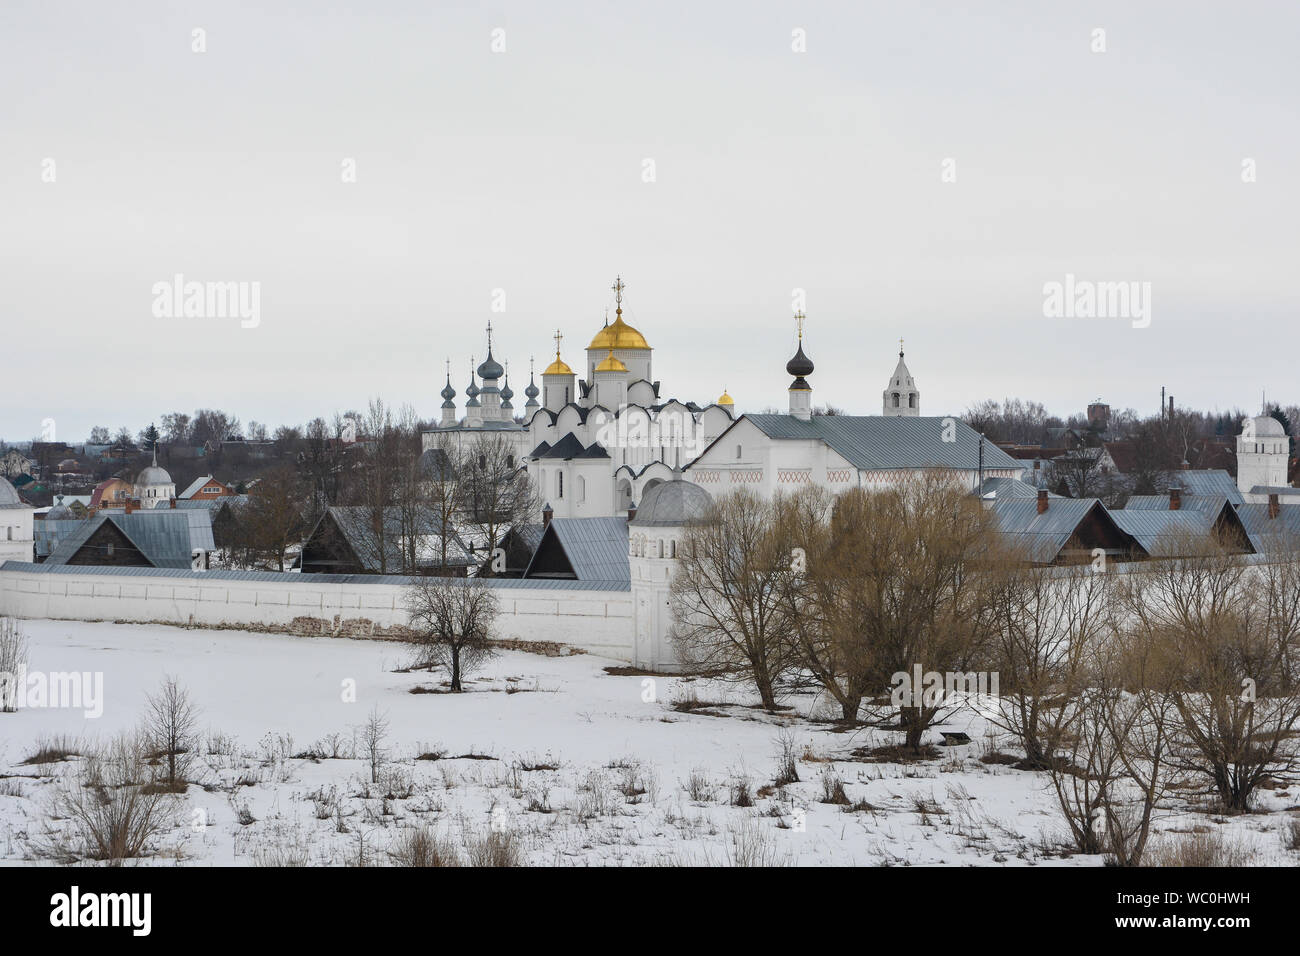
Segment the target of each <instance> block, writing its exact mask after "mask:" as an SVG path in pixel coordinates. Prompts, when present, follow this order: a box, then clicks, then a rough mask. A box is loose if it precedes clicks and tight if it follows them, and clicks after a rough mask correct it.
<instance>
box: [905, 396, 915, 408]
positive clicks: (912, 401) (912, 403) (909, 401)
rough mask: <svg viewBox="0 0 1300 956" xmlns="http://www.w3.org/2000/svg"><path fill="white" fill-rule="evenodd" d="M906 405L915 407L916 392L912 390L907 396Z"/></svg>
mask: <svg viewBox="0 0 1300 956" xmlns="http://www.w3.org/2000/svg"><path fill="white" fill-rule="evenodd" d="M907 407H908V408H916V392H912V393H911V394H910V395H908V396H907Z"/></svg>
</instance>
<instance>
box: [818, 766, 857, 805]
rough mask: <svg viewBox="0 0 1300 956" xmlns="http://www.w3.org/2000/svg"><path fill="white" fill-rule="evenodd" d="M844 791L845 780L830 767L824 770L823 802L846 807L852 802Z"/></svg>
mask: <svg viewBox="0 0 1300 956" xmlns="http://www.w3.org/2000/svg"><path fill="white" fill-rule="evenodd" d="M852 802H853V801H851V800H850V799H849V795H848V794H847V793H845V792H844V780H843V779H842V778H841V777H840V775H839V774H837V773H836V772H835V771H834V770H832V769H831V768H830V767H827V768H826V769H825V770H823V771H822V803H832V804H834V805H836V806H839V807H846V806H848V805H849V804H850V803H852Z"/></svg>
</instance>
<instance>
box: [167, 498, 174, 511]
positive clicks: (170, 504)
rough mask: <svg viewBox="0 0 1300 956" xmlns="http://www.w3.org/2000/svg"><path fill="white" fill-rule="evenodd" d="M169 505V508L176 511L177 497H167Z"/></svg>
mask: <svg viewBox="0 0 1300 956" xmlns="http://www.w3.org/2000/svg"><path fill="white" fill-rule="evenodd" d="M167 507H168V508H171V509H172V511H175V510H176V499H175V498H168V499H167Z"/></svg>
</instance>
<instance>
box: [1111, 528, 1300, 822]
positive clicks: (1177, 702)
mask: <svg viewBox="0 0 1300 956" xmlns="http://www.w3.org/2000/svg"><path fill="white" fill-rule="evenodd" d="M1170 553H1176V554H1178V555H1180V557H1179V558H1178V559H1177V560H1173V559H1165V560H1159V561H1155V562H1152V563H1151V565H1150V566H1149V567H1146V568H1143V569H1142V570H1141V572H1140V573H1134V574H1130V575H1127V576H1126V580H1125V582H1124V585H1125V586H1124V587H1123V589H1122V590H1121V592H1120V600H1121V602H1122V604H1123V607H1124V609H1125V611H1126V612H1127V614H1128V619H1129V624H1128V626H1127V629H1126V634H1125V636H1126V639H1127V641H1128V642H1129V644H1130V645H1132V646H1138V647H1143V648H1146V649H1147V656H1148V660H1149V663H1148V665H1147V667H1146V669H1145V672H1144V675H1143V684H1142V687H1143V689H1148V690H1151V691H1153V692H1155V693H1158V694H1162V695H1164V696H1166V697H1168V699H1169V700H1170V701H1171V702H1172V704H1173V706H1174V708H1175V710H1176V713H1177V717H1178V719H1177V734H1176V740H1175V743H1174V752H1173V755H1172V756H1171V758H1170V759H1171V763H1173V765H1174V766H1176V767H1177V768H1178V769H1179V770H1182V771H1183V772H1187V773H1192V774H1195V775H1197V776H1199V777H1201V778H1202V779H1203V780H1205V781H1207V783H1208V784H1209V786H1210V788H1211V789H1212V790H1213V792H1214V793H1216V794H1217V796H1218V798H1219V801H1220V802H1221V804H1222V805H1223V807H1224V809H1226V810H1228V811H1230V812H1242V811H1245V810H1247V809H1249V807H1250V804H1251V800H1252V797H1253V795H1254V792H1255V790H1256V788H1258V787H1259V785H1260V784H1261V783H1262V782H1263V781H1264V780H1265V779H1266V778H1267V777H1268V776H1269V775H1271V774H1273V773H1279V772H1284V771H1287V770H1289V769H1290V768H1292V767H1293V766H1294V765H1295V762H1296V756H1297V742H1296V735H1295V727H1296V723H1297V721H1300V671H1298V670H1297V661H1296V655H1295V648H1296V646H1297V642H1300V560H1297V554H1296V552H1295V551H1280V552H1278V553H1275V554H1272V555H1270V556H1269V557H1270V559H1271V560H1270V561H1269V562H1268V563H1265V564H1260V565H1254V566H1248V565H1246V564H1245V563H1244V562H1243V561H1242V560H1241V559H1240V558H1238V557H1235V556H1234V555H1232V554H1231V553H1229V552H1228V551H1227V550H1226V549H1224V548H1223V547H1221V546H1220V545H1219V544H1218V543H1216V542H1214V541H1212V540H1210V541H1207V540H1204V539H1191V538H1188V539H1185V540H1180V541H1177V542H1172V543H1171V544H1170Z"/></svg>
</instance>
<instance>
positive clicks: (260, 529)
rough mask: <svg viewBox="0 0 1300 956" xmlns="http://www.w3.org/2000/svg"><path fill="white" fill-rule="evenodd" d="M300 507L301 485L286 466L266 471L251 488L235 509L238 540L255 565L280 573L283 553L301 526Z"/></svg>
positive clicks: (301, 512)
mask: <svg viewBox="0 0 1300 956" xmlns="http://www.w3.org/2000/svg"><path fill="white" fill-rule="evenodd" d="M304 505H305V501H304V496H303V489H302V483H301V481H300V480H299V478H298V475H297V473H296V472H295V471H294V470H293V469H292V468H290V467H288V466H280V467H278V468H275V469H273V470H272V471H269V472H267V473H266V474H265V475H263V476H262V479H261V481H259V482H258V483H257V484H256V485H254V486H253V488H252V491H251V492H250V494H249V496H248V501H247V503H246V504H245V505H244V506H243V507H242V508H241V509H240V510H239V518H238V529H239V531H238V537H239V539H240V540H239V543H240V544H243V545H244V548H245V550H246V551H247V552H248V554H249V556H250V557H252V558H253V560H254V561H255V562H256V563H257V564H259V565H265V564H270V565H271V566H272V567H273V568H274V569H275V570H277V571H283V570H284V558H285V554H286V553H287V552H288V550H289V547H290V546H291V545H292V544H293V543H294V542H295V541H297V540H298V539H299V537H300V536H301V534H302V532H303V529H304V527H305V525H304V522H303V508H304Z"/></svg>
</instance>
